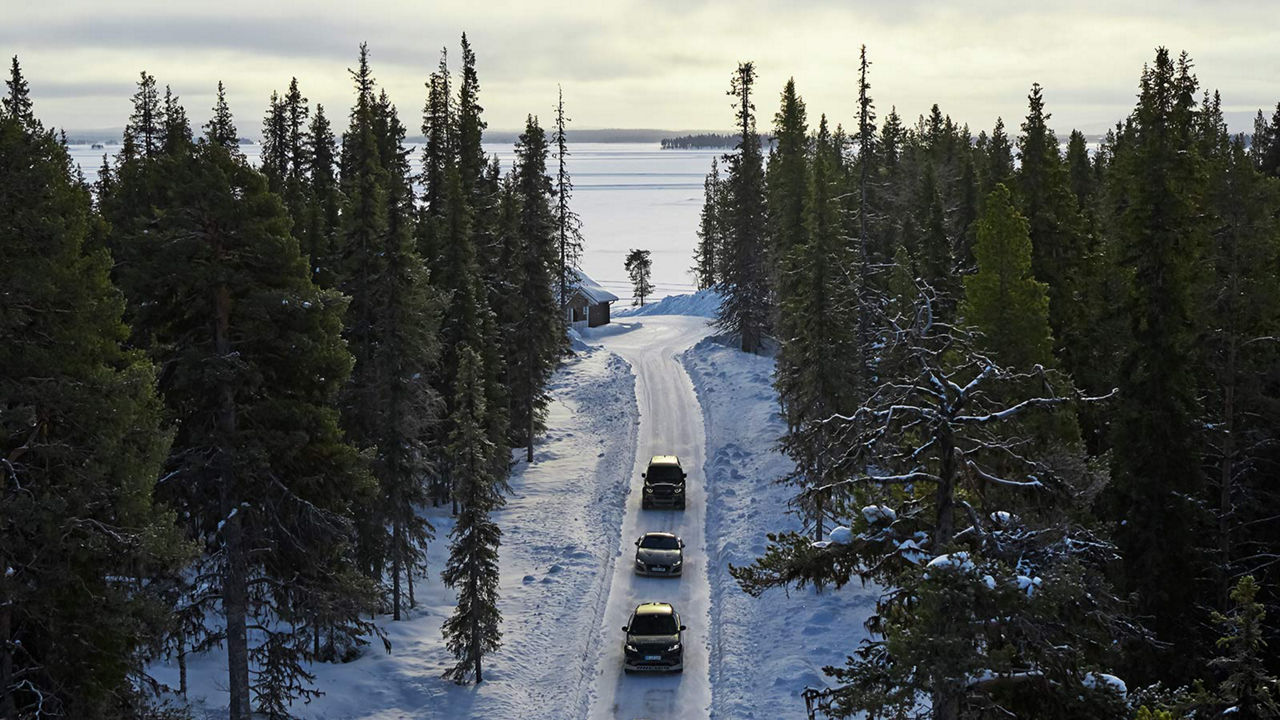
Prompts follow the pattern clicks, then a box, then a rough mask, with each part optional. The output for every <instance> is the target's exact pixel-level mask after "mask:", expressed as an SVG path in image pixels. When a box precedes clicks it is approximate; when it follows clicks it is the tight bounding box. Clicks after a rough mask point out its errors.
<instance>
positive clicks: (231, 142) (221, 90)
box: [204, 80, 240, 153]
mask: <svg viewBox="0 0 1280 720" xmlns="http://www.w3.org/2000/svg"><path fill="white" fill-rule="evenodd" d="M204 132H205V135H204V136H205V140H206V141H208V142H209V143H211V144H213V145H217V146H219V147H221V148H223V149H224V150H226V151H228V152H231V153H238V152H239V148H240V137H239V134H238V133H237V132H236V125H235V121H234V119H233V118H232V117H231V109H230V108H229V107H227V89H226V88H225V87H224V86H223V85H222V81H221V80H219V81H218V95H217V100H216V101H215V102H214V104H213V115H212V117H210V118H209V122H208V123H206V124H205V126H204Z"/></svg>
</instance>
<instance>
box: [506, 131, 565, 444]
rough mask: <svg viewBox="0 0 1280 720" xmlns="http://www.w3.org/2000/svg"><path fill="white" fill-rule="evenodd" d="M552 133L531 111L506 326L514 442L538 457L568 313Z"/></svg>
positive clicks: (519, 147)
mask: <svg viewBox="0 0 1280 720" xmlns="http://www.w3.org/2000/svg"><path fill="white" fill-rule="evenodd" d="M547 154H548V148H547V136H546V133H544V132H543V130H542V128H541V127H540V126H539V125H538V120H537V118H535V117H534V116H532V115H530V116H529V117H528V120H527V122H526V124H525V130H524V132H523V133H522V134H521V135H520V139H519V140H518V141H517V142H516V162H515V168H514V170H513V174H514V179H515V184H514V188H513V189H514V192H515V198H516V199H518V204H517V208H518V210H517V212H518V215H517V218H516V225H515V227H514V228H513V237H512V238H511V241H512V243H513V246H512V249H513V250H514V252H515V255H514V256H513V257H512V258H511V264H510V265H507V268H508V272H509V273H510V274H511V275H512V276H513V282H512V290H513V291H514V293H515V297H518V298H519V299H520V300H519V306H518V307H517V308H515V312H516V315H515V318H514V320H515V322H514V323H513V324H511V325H510V326H508V327H507V328H506V332H507V333H508V334H509V340H508V343H509V345H508V348H509V349H508V351H507V382H506V385H507V388H508V389H509V391H510V393H511V435H510V437H511V444H512V445H515V446H520V445H524V446H525V448H526V454H525V457H526V459H527V461H528V462H533V441H534V438H535V437H536V436H537V434H538V433H539V432H540V431H541V429H542V426H543V421H544V417H545V415H546V408H547V402H548V396H547V391H546V385H547V380H548V379H549V378H550V377H551V372H552V370H554V369H555V364H556V362H557V361H558V359H559V357H560V354H561V352H562V351H563V348H564V345H565V342H566V340H565V335H564V316H563V315H562V314H561V313H560V311H559V309H558V308H557V306H556V299H555V294H554V290H553V287H554V285H555V282H554V279H555V264H556V245H555V216H554V213H553V211H552V209H551V194H552V184H551V178H550V177H548V176H547Z"/></svg>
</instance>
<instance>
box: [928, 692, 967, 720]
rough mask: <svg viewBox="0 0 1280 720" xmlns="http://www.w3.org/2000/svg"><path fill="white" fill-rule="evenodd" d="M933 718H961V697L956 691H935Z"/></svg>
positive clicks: (951, 719) (949, 719) (937, 719)
mask: <svg viewBox="0 0 1280 720" xmlns="http://www.w3.org/2000/svg"><path fill="white" fill-rule="evenodd" d="M932 700H933V720H960V697H959V695H957V694H956V693H955V692H954V691H949V690H942V689H937V690H934V691H933V694H932Z"/></svg>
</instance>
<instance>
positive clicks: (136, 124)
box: [121, 70, 164, 161]
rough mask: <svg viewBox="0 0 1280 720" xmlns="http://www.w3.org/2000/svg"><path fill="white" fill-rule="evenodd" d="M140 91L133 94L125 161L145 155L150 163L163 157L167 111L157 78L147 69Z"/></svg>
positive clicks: (140, 79)
mask: <svg viewBox="0 0 1280 720" xmlns="http://www.w3.org/2000/svg"><path fill="white" fill-rule="evenodd" d="M140 75H141V77H140V78H139V80H138V91H137V92H136V93H134V95H133V114H132V115H130V116H129V122H128V124H126V125H125V126H124V144H123V150H122V151H121V152H122V154H123V156H124V159H125V160H126V161H127V160H131V159H133V158H134V157H135V156H141V157H143V158H146V159H148V160H150V159H151V158H153V157H155V156H156V155H159V154H160V150H161V149H162V148H163V142H164V108H163V106H161V104H160V93H159V91H158V90H157V89H156V79H155V76H153V75H150V74H148V73H147V71H145V70H143V71H142V72H141V73H140Z"/></svg>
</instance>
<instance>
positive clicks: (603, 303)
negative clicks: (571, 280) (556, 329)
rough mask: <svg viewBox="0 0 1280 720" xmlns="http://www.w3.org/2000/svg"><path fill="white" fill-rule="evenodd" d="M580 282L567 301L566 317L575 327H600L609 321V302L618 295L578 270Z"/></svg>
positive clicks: (616, 298)
mask: <svg viewBox="0 0 1280 720" xmlns="http://www.w3.org/2000/svg"><path fill="white" fill-rule="evenodd" d="M577 275H578V282H577V283H576V284H575V286H574V288H573V292H571V293H570V294H569V299H568V301H567V302H566V303H565V308H564V312H565V319H566V320H568V322H569V323H570V324H571V325H573V326H575V327H582V326H584V325H585V326H586V327H599V326H600V325H605V324H607V323H608V322H609V303H612V302H617V300H618V296H617V295H614V294H613V293H611V292H609V291H608V290H605V289H604V288H602V287H600V286H599V285H597V284H596V281H594V280H592V279H591V278H589V277H587V275H586V273H584V272H582V271H581V270H579V271H578V272H577Z"/></svg>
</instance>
